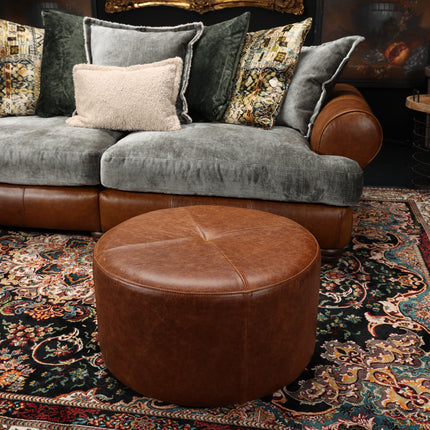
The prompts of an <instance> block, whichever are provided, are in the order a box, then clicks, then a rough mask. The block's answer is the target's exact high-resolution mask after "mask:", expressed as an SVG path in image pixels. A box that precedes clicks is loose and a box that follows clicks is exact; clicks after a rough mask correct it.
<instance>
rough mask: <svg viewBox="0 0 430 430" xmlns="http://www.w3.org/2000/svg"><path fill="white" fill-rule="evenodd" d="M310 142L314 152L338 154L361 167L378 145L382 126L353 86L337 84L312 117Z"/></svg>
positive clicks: (372, 154)
mask: <svg viewBox="0 0 430 430" xmlns="http://www.w3.org/2000/svg"><path fill="white" fill-rule="evenodd" d="M310 144H311V148H312V149H313V150H314V151H315V152H317V153H318V154H324V155H342V156H344V157H348V158H351V159H353V160H355V161H357V162H358V164H359V165H360V166H361V167H362V168H363V167H365V166H366V165H367V164H369V163H370V162H371V161H372V160H373V159H374V158H375V157H376V155H377V154H378V152H379V150H380V149H381V145H382V128H381V125H380V124H379V121H378V120H377V119H376V118H375V116H374V115H373V113H372V111H371V109H370V107H369V105H368V104H367V103H366V101H365V100H364V97H363V96H362V95H361V93H360V92H359V91H358V90H357V89H356V88H354V87H353V86H351V85H348V84H337V85H336V86H335V88H334V89H333V92H332V95H331V97H330V100H329V101H328V102H327V104H326V105H325V106H324V107H323V109H322V110H321V112H320V113H319V115H318V116H317V118H316V120H315V123H314V126H313V129H312V134H311V138H310Z"/></svg>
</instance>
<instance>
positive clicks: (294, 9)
mask: <svg viewBox="0 0 430 430" xmlns="http://www.w3.org/2000/svg"><path fill="white" fill-rule="evenodd" d="M147 6H173V7H179V8H182V9H188V10H191V11H194V12H198V13H205V12H209V11H212V10H218V9H224V8H228V7H239V6H247V7H262V8H265V9H271V10H275V11H278V12H283V13H292V14H294V15H301V14H302V13H303V11H304V5H303V0H176V1H175V0H153V1H141V0H106V3H105V10H106V12H108V13H115V12H123V11H126V10H132V9H136V8H141V7H147Z"/></svg>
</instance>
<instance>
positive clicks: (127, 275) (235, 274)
mask: <svg viewBox="0 0 430 430" xmlns="http://www.w3.org/2000/svg"><path fill="white" fill-rule="evenodd" d="M319 276H320V251H319V246H318V243H317V241H316V240H315V238H314V237H313V236H312V235H311V234H310V233H309V232H308V231H306V230H305V229H304V228H303V227H301V226H300V225H299V224H297V223H295V222H293V221H291V220H289V219H286V218H285V217H279V216H275V215H273V214H269V213H267V212H262V211H255V210H245V209H242V208H231V207H220V206H191V207H186V208H175V209H167V210H160V211H155V212H151V213H147V214H144V215H140V216H138V217H135V218H132V219H130V220H128V221H125V222H124V223H122V224H121V225H118V226H117V227H115V228H113V229H111V230H110V231H108V232H107V233H105V234H104V235H103V236H102V238H101V239H100V240H99V242H98V243H97V245H96V247H95V250H94V280H95V288H96V304H97V318H98V330H99V342H100V347H101V350H102V353H103V357H104V360H105V362H106V365H107V366H108V368H109V369H110V370H111V372H112V373H113V374H114V375H115V376H116V377H117V378H118V379H119V380H121V381H122V382H123V383H125V384H126V385H128V386H130V387H131V388H132V389H134V390H135V391H137V392H140V393H142V394H144V395H145V396H150V397H153V398H156V399H160V400H164V401H166V402H170V403H177V404H183V405H189V406H217V405H226V404H232V403H239V402H245V401H248V400H251V399H255V398H259V397H262V396H265V395H269V394H271V393H272V392H274V391H275V390H277V389H279V388H281V387H282V386H284V385H286V384H288V383H290V382H292V381H293V380H294V379H295V378H296V377H297V376H298V375H299V374H300V373H301V372H302V371H303V369H304V368H305V366H306V365H307V363H308V362H309V360H310V358H311V356H312V354H313V350H314V344H315V332H316V316H317V308H318V292H319V283H320V280H319Z"/></svg>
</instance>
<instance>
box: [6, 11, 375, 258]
mask: <svg viewBox="0 0 430 430" xmlns="http://www.w3.org/2000/svg"><path fill="white" fill-rule="evenodd" d="M43 17H44V38H43V55H41V56H40V59H41V71H40V73H41V78H40V95H39V96H38V97H37V98H36V99H35V101H37V103H36V106H35V109H34V110H33V112H31V111H29V112H27V114H26V115H24V116H3V117H0V225H3V226H14V227H28V228H37V229H41V228H44V229H66V230H80V231H89V232H92V233H94V234H97V235H98V234H101V233H103V232H105V231H107V230H108V229H110V228H111V227H113V226H115V225H117V224H118V223H120V222H122V221H124V220H126V219H127V218H130V217H132V216H135V215H138V214H141V213H144V212H147V211H151V210H155V209H161V208H168V207H174V206H183V205H194V204H212V205H226V206H240V207H249V208H254V209H260V210H265V211H270V212H273V213H275V214H279V215H282V216H286V217H290V218H292V219H294V220H295V221H297V222H299V223H300V224H302V225H303V226H304V227H306V228H307V229H309V230H310V231H311V232H312V233H313V234H314V235H315V237H316V238H317V240H318V241H319V243H320V246H321V248H322V249H323V254H324V255H325V256H330V255H334V256H336V255H338V254H339V253H340V252H341V251H342V249H343V248H344V247H345V246H346V245H347V244H348V242H349V240H350V237H351V229H352V208H353V206H354V205H355V204H356V203H357V202H358V201H359V199H360V196H361V192H362V186H363V168H364V167H365V166H366V165H367V164H368V163H369V162H370V161H371V160H372V159H373V158H374V157H375V155H376V154H377V153H378V151H379V149H380V147H381V143H382V131H381V126H380V124H379V122H378V120H377V119H376V118H375V116H374V115H373V114H372V112H371V109H370V107H369V105H368V104H367V103H366V101H365V100H364V98H363V96H362V95H361V94H360V92H359V91H358V90H357V89H356V88H354V87H352V86H350V85H346V84H338V85H335V83H336V81H337V79H338V77H339V75H340V73H341V72H342V70H343V68H344V67H345V65H346V63H347V61H348V60H349V58H350V56H351V54H352V52H353V51H354V49H355V47H356V46H357V44H359V43H361V41H362V40H363V38H362V37H360V36H346V37H343V38H341V39H338V40H335V41H332V42H328V43H325V44H321V45H318V46H303V47H302V44H303V42H304V39H305V37H306V33H307V32H308V31H309V28H310V25H311V19H310V18H306V19H304V20H302V21H300V22H297V23H294V24H291V25H285V26H282V27H277V28H272V29H267V30H263V31H262V32H248V23H249V22H250V14H249V13H248V12H247V13H243V14H242V15H240V16H237V17H235V18H233V19H231V20H228V21H224V22H219V23H217V24H214V25H211V26H204V25H203V23H202V22H194V23H187V24H183V25H179V26H174V27H145V26H129V25H124V24H120V23H114V22H108V21H102V20H98V19H96V18H90V17H80V16H76V15H71V14H65V13H62V12H60V11H44V13H43ZM3 24H5V23H4V22H3ZM8 26H9V24H8V23H6V27H8ZM10 28H11V31H12V32H16V31H15V30H16V28H17V27H16V26H15V25H13V24H12V26H11V27H10ZM21 29H22V30H23V31H24V33H23V35H22V37H23V41H22V43H24V41H25V40H27V41H28V40H30V39H31V38H32V37H33V39H32V40H33V47H32V48H31V49H30V51H29V52H30V53H31V55H33V57H32V58H36V57H37V55H36V54H35V52H38V49H40V47H41V39H40V38H41V31H37V32H36V30H35V29H33V28H28V27H26V28H24V27H21ZM25 32H26V33H25ZM36 33H37V34H36ZM14 34H15V33H14ZM32 35H33V36H32ZM7 43H8V44H9V45H10V43H9V42H7ZM25 43H27V42H25ZM18 51H19V50H18ZM11 53H12V51H11ZM35 55H36V57H34V56H35ZM14 58H15V57H13V56H11V57H10V59H9V60H8V61H16V63H17V64H18V63H19V62H20V61H22V58H20V57H18V58H15V59H14ZM25 59H28V58H27V57H26V58H25ZM178 59H179V60H180V61H182V64H183V68H182V70H180V71H179V69H175V70H176V72H175V73H176V75H177V76H176V78H174V79H173V78H169V79H166V80H163V81H162V84H160V89H161V90H164V89H168V88H173V87H174V84H173V82H177V85H178V87H177V88H176V87H175V88H176V90H175V91H176V92H175V93H174V94H173V93H172V95H171V96H169V97H164V96H160V95H159V94H160V93H156V97H155V98H152V99H151V98H149V95H148V93H149V92H150V91H151V88H149V89H147V90H145V91H146V93H145V92H143V93H142V97H140V98H139V97H138V98H137V99H133V100H134V101H133V102H132V103H130V104H127V99H125V100H123V99H121V100H123V101H122V102H121V103H118V100H120V97H119V96H118V97H112V92H113V93H114V92H115V91H116V86H115V85H116V83H117V85H118V86H119V87H120V88H123V87H125V86H127V88H128V89H129V92H128V93H127V94H130V95H131V94H133V95H135V93H136V91H137V88H138V87H139V88H140V85H141V84H142V83H143V82H146V79H147V77H148V76H149V75H139V79H138V80H137V81H133V80H132V79H128V78H124V79H123V80H118V81H115V85H113V86H111V87H109V88H110V90H109V91H106V90H105V87H103V86H100V85H98V83H99V82H105V81H104V80H102V79H101V77H102V75H100V73H102V69H103V67H105V66H106V67H107V68H108V69H109V73H110V72H111V71H112V70H113V69H115V70H114V73H117V72H118V71H120V73H121V76H123V75H122V73H128V71H130V70H131V69H133V67H135V66H136V67H138V68H139V73H146V72H145V70H147V69H148V70H149V69H150V68H151V67H155V66H154V65H157V64H158V66H157V67H161V66H160V64H165V63H166V62H168V63H169V64H170V65H171V64H172V60H173V63H175V64H177V65H178V64H179V63H178ZM243 59H244V60H243ZM242 60H243V61H242ZM85 62H87V64H82V63H85ZM254 63H255V65H254V66H252V67H254V68H252V67H251V68H250V69H247V67H248V66H247V64H254ZM82 66H84V69H85V73H89V72H88V70H92V71H91V73H96V74H97V75H96V81H92V82H93V84H92V85H87V86H86V87H85V86H84V87H83V88H84V89H83V90H82V88H81V87H80V84H79V80H78V81H77V80H76V76H77V74H76V73H77V69H79V70H81V71H82V70H83V69H82ZM163 67H164V66H163ZM166 67H167V66H166ZM168 67H170V66H168ZM144 69H145V70H144ZM105 70H107V69H103V73H105V72H104V71H105ZM157 70H161V69H157ZM163 70H164V69H163ZM166 70H167V68H166ZM169 70H170V69H169ZM134 71H135V68H134V69H133V73H134ZM79 73H81V72H79ZM166 73H167V72H166ZM85 76H86V75H85ZM92 76H94V75H92ZM127 76H129V75H127ZM142 76H145V77H142ZM166 76H167V75H166ZM103 77H104V78H105V77H106V75H103ZM241 77H243V80H242V78H241ZM30 78H31V75H30ZM121 79H122V78H121ZM156 79H158V81H161V78H160V79H159V75H158V74H157V75H156ZM158 81H154V86H155V84H158ZM179 81H180V82H179ZM94 82H96V84H94ZM133 82H134V83H133ZM29 83H30V84H31V81H30V82H29ZM175 85H176V84H175ZM94 86H98V87H100V89H99V90H97V91H98V93H97V91H95V90H94ZM30 87H31V85H30ZM18 89H19V88H18ZM263 90H264V91H263ZM166 91H167V90H166ZM160 92H162V91H160ZM87 93H90V94H91V97H87V99H88V100H89V102H88V100H86V102H87V105H85V106H86V108H85V109H83V105H82V103H81V101H80V94H83V95H84V98H85V96H86V95H87ZM21 96H22V94H21V95H20V96H19V97H21ZM24 96H25V94H24ZM19 97H18V98H17V100H18V107H19V105H20V102H19V100H21V99H20V98H19ZM97 97H100V98H99V99H97ZM242 98H243V100H242ZM149 99H150V100H152V102H153V103H156V102H158V101H160V102H163V103H167V105H168V107H169V109H171V110H172V112H173V116H177V118H176V120H177V123H176V126H175V127H176V129H174V130H173V129H163V131H149V130H159V128H157V126H159V124H160V123H161V122H162V121H163V119H164V118H165V117H166V115H164V113H163V115H161V116H160V115H158V116H157V121H159V122H157V121H155V124H153V125H154V127H142V126H140V127H138V128H127V127H124V128H118V129H119V130H121V131H113V130H112V129H111V128H115V127H113V126H112V127H109V126H106V125H105V121H104V120H105V119H106V118H107V117H109V116H114V117H115V115H116V114H113V115H112V114H111V112H113V111H115V112H116V113H117V115H118V117H120V116H121V115H123V112H124V111H125V110H126V109H125V108H126V107H127V109H128V110H127V112H133V113H135V111H136V110H138V109H142V107H143V106H147V105H148V102H147V100H149ZM95 100H99V101H98V103H96V102H95ZM238 100H239V103H238ZM248 100H252V102H248ZM255 100H257V102H256V101H255ZM105 101H109V102H110V103H111V104H110V105H109V108H108V109H105V110H103V115H101V117H102V122H103V124H95V123H94V122H90V123H89V124H87V125H85V127H89V128H84V127H83V126H82V124H83V123H79V125H80V126H72V125H73V124H72V125H70V124H71V123H73V121H74V120H75V119H76V118H77V117H78V118H79V117H81V119H82V118H85V119H87V120H88V118H90V116H88V115H87V113H88V110H89V111H90V113H94V112H93V111H96V114H97V113H98V112H100V111H101V108H104V107H105V106H104V105H105ZM12 103H13V100H12ZM169 103H170V104H169ZM232 106H233V108H232ZM187 108H188V110H187ZM235 109H236V110H235ZM152 111H156V109H155V108H154V107H153V104H149V108H148V107H147V108H146V110H145V111H144V112H142V113H140V112H141V111H139V115H136V117H137V119H138V120H139V118H146V119H148V118H151V117H152V113H153V112H152ZM0 112H2V111H1V110H0ZM163 112H164V111H163ZM227 112H229V114H228V115H227ZM244 112H245V113H244ZM34 113H35V114H34ZM232 113H233V115H231V114H232ZM236 113H238V117H235V116H234V115H236ZM1 114H4V113H1ZM6 114H7V115H10V113H6ZM74 114H76V115H74ZM72 115H73V116H74V117H75V118H70V116H72ZM85 115H87V116H85ZM241 115H242V116H241ZM96 116H97V115H96ZM170 116H172V114H170ZM118 117H115V118H114V119H117V118H118ZM94 118H95V117H93V119H94ZM124 119H128V117H126V116H124ZM232 119H233V121H232ZM243 119H245V121H243ZM179 120H180V121H179ZM66 121H67V122H66ZM244 122H245V124H246V125H244ZM113 123H115V121H113V122H111V123H109V124H111V125H112V124H113ZM75 125H76V123H75ZM124 129H125V130H136V129H137V130H145V131H127V132H125V131H122V130H124Z"/></svg>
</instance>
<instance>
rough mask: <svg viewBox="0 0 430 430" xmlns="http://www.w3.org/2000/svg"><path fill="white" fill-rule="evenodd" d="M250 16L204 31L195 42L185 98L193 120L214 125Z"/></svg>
mask: <svg viewBox="0 0 430 430" xmlns="http://www.w3.org/2000/svg"><path fill="white" fill-rule="evenodd" d="M250 17H251V14H250V13H249V12H245V13H243V14H242V15H240V16H238V17H235V18H233V19H229V20H228V21H223V22H220V23H217V24H214V25H209V26H205V27H204V31H203V35H202V37H201V38H200V40H199V41H198V42H197V44H196V46H195V49H194V55H193V62H192V67H191V74H190V82H189V85H188V89H187V93H186V98H187V102H188V106H189V108H190V113H191V116H192V117H193V119H201V120H206V121H218V120H219V119H221V117H222V115H223V114H224V112H225V110H226V108H227V104H228V102H229V100H230V94H231V89H232V86H233V79H234V75H235V73H236V68H237V64H238V63H239V58H240V53H241V52H242V48H243V43H244V42H245V37H246V33H247V31H248V25H249V19H250Z"/></svg>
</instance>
